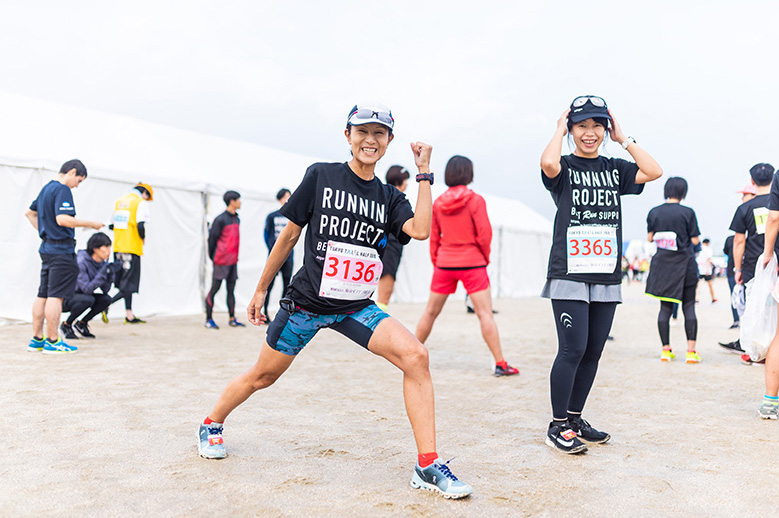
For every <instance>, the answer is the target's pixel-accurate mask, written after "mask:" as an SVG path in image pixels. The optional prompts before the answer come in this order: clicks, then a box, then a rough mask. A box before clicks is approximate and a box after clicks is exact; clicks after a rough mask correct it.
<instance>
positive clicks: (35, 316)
mask: <svg viewBox="0 0 779 518" xmlns="http://www.w3.org/2000/svg"><path fill="white" fill-rule="evenodd" d="M45 315H46V299H44V298H43V297H35V302H33V303H32V335H33V336H37V337H43V319H44V317H45Z"/></svg>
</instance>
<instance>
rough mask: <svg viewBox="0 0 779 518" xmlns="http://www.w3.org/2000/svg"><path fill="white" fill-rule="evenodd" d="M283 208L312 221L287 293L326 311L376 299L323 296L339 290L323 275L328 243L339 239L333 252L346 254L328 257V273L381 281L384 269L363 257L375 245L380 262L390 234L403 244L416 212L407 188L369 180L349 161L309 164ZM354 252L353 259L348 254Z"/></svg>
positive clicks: (301, 223) (302, 222) (297, 220)
mask: <svg viewBox="0 0 779 518" xmlns="http://www.w3.org/2000/svg"><path fill="white" fill-rule="evenodd" d="M281 213H282V214H283V215H284V216H286V217H287V218H288V219H289V220H290V221H291V222H293V223H295V224H296V225H299V226H301V227H304V226H306V225H308V229H307V230H306V241H305V247H304V250H305V251H304V254H303V266H302V267H301V268H300V270H298V272H297V273H296V274H295V276H294V277H293V278H292V282H291V283H290V285H289V289H288V291H287V294H288V296H289V297H290V298H292V300H293V301H294V302H295V303H296V304H297V305H298V306H300V307H302V308H303V309H306V310H308V311H311V312H314V313H319V314H323V315H331V314H340V313H350V312H353V311H359V310H360V309H362V308H364V307H367V306H369V305H370V304H371V303H372V302H371V301H370V300H369V298H368V297H369V296H370V294H367V296H364V297H361V298H359V299H355V300H353V299H348V298H344V297H342V296H338V297H333V296H325V295H322V293H323V292H326V293H328V294H332V293H333V291H327V290H328V289H329V288H326V287H325V286H326V282H330V281H331V278H328V279H327V280H323V278H324V276H323V271H324V270H325V268H324V265H325V257H326V255H327V254H328V242H329V241H333V242H336V243H338V245H336V246H334V247H333V248H332V249H331V251H330V252H331V253H332V254H341V255H339V256H338V257H333V256H331V257H330V258H329V259H328V268H327V273H333V272H334V271H337V272H338V275H339V276H343V278H347V277H348V279H349V280H351V281H354V280H358V281H374V282H375V281H376V280H377V279H378V277H379V276H380V275H381V273H380V272H379V271H376V270H369V269H370V267H367V268H366V267H365V266H364V265H363V266H362V267H360V266H359V265H360V261H359V258H360V257H366V258H367V257H368V254H367V253H368V252H370V253H371V254H373V253H374V252H372V251H371V250H375V251H376V252H377V253H378V260H379V264H380V260H381V257H382V256H383V254H384V250H385V248H386V246H387V235H388V234H393V235H395V237H397V238H398V240H399V241H400V242H401V243H402V244H406V243H408V242H409V240H410V237H409V236H408V235H406V234H405V233H404V232H403V230H402V229H403V224H404V223H405V222H406V221H408V220H409V219H411V218H413V217H414V212H413V211H412V209H411V204H410V203H409V202H408V200H407V199H406V196H405V195H404V194H403V193H402V192H400V191H399V190H398V189H396V188H395V187H393V186H391V185H386V184H384V183H382V182H381V181H380V180H379V179H378V178H375V177H374V178H373V179H372V180H370V181H365V180H363V179H362V178H360V177H359V176H357V175H356V174H355V173H354V172H353V171H352V170H351V169H350V168H349V166H348V165H347V164H346V163H341V164H337V163H334V164H325V163H318V164H314V165H312V166H311V167H309V168H308V170H307V171H306V175H305V176H304V177H303V181H302V182H301V183H300V185H299V186H298V188H297V189H295V192H294V193H292V196H291V197H290V198H289V201H287V203H286V204H284V206H283V207H282V208H281ZM350 253H351V254H353V259H354V260H353V261H352V262H350V261H349V259H344V257H346V256H345V255H343V254H346V255H348V254H350ZM339 258H340V260H334V259H339ZM369 262H371V259H366V263H365V264H368V263H369ZM350 267H351V268H352V270H351V271H350V270H349V268H350ZM340 278H341V277H339V279H340ZM363 287H364V285H363ZM339 289H341V288H339ZM346 291H349V290H348V289H346Z"/></svg>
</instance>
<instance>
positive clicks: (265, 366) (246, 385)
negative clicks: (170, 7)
mask: <svg viewBox="0 0 779 518" xmlns="http://www.w3.org/2000/svg"><path fill="white" fill-rule="evenodd" d="M294 359H295V357H294V356H288V355H286V354H283V353H280V352H278V351H276V350H275V349H271V347H270V346H269V345H268V343H267V342H266V343H264V344H263V345H262V350H261V351H260V357H259V358H258V359H257V363H255V364H254V365H253V366H252V368H251V369H249V370H248V371H246V372H244V373H243V374H241V375H240V376H238V377H237V378H234V379H233V380H232V381H231V382H230V383H229V384H228V385H227V387H225V389H224V392H222V395H221V396H220V397H219V401H217V402H216V405H214V409H213V410H211V413H210V414H208V417H210V418H211V420H212V421H216V422H217V423H224V420H225V419H226V418H227V416H228V415H230V412H232V411H233V410H235V409H236V407H237V406H238V405H240V404H241V403H243V402H244V401H246V400H247V399H249V396H251V395H252V394H254V393H255V392H257V391H258V390H260V389H264V388H266V387H270V386H271V385H273V383H274V382H275V381H276V380H277V379H279V376H281V375H282V374H284V371H286V370H287V368H288V367H289V366H290V365H292V361H293V360H294Z"/></svg>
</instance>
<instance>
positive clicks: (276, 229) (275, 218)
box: [264, 188, 295, 317]
mask: <svg viewBox="0 0 779 518" xmlns="http://www.w3.org/2000/svg"><path fill="white" fill-rule="evenodd" d="M291 195H292V193H291V192H290V190H289V189H287V188H281V189H279V192H277V193H276V200H278V202H279V205H280V207H283V206H284V204H285V203H287V200H288V199H289V197H290V196H291ZM287 222H289V220H288V219H287V217H286V216H284V215H283V214H282V213H281V208H279V209H277V210H274V211H273V212H271V213H270V214H268V217H267V218H265V246H267V247H268V254H270V252H271V250H273V245H275V244H276V240H277V239H278V238H279V236H280V235H281V231H282V230H284V227H286V226H287ZM294 255H295V253H294V252H290V253H289V256H288V257H287V260H286V261H284V264H282V265H281V298H282V299H283V298H284V297H286V296H287V288H288V287H289V282H290V281H291V280H292V267H293V265H294ZM277 277H278V275H277ZM275 283H276V277H274V278H273V279H272V280H271V281H270V284H268V295H267V296H266V297H265V306H264V308H265V316H266V317H267V316H268V306H269V304H270V293H271V291H273V285H274V284H275Z"/></svg>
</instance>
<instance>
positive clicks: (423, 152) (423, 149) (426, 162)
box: [411, 142, 433, 171]
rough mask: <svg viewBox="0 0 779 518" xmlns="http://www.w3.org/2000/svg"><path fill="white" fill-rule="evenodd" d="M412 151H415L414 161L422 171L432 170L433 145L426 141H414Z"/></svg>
mask: <svg viewBox="0 0 779 518" xmlns="http://www.w3.org/2000/svg"><path fill="white" fill-rule="evenodd" d="M411 152H412V153H414V163H415V164H416V166H417V168H418V169H419V170H420V171H422V170H426V171H429V170H430V154H431V153H432V152H433V146H431V145H430V144H425V143H424V142H412V143H411Z"/></svg>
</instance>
